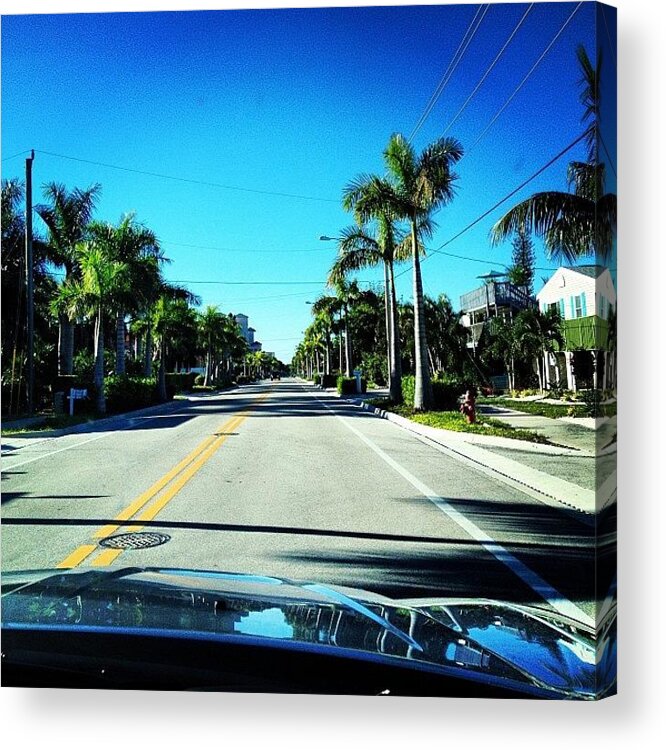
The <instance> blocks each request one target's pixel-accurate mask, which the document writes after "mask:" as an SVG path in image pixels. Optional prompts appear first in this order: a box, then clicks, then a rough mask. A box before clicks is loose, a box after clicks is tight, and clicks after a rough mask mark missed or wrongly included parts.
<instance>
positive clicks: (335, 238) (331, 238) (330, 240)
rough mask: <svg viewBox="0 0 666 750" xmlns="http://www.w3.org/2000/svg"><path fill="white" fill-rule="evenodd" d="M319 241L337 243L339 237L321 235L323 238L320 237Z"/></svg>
mask: <svg viewBox="0 0 666 750" xmlns="http://www.w3.org/2000/svg"><path fill="white" fill-rule="evenodd" d="M319 239H320V240H321V241H322V242H335V241H336V240H337V239H338V238H337V237H329V236H328V235H326V234H322V235H321V236H320V237H319Z"/></svg>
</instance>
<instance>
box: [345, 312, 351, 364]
mask: <svg viewBox="0 0 666 750" xmlns="http://www.w3.org/2000/svg"><path fill="white" fill-rule="evenodd" d="M348 317H349V311H348V310H347V305H345V375H346V376H347V377H348V378H351V376H352V344H351V337H350V335H349V321H348Z"/></svg>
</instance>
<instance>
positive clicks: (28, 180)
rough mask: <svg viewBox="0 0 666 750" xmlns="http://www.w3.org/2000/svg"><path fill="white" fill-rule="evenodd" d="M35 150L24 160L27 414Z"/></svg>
mask: <svg viewBox="0 0 666 750" xmlns="http://www.w3.org/2000/svg"><path fill="white" fill-rule="evenodd" d="M34 159H35V152H34V151H31V152H30V156H29V157H28V158H27V159H26V160H25V288H26V308H27V315H28V368H27V369H28V373H27V375H28V416H32V415H33V413H34V411H35V403H34V399H35V324H34V306H35V303H34V290H33V274H32V267H33V259H32V162H33V161H34Z"/></svg>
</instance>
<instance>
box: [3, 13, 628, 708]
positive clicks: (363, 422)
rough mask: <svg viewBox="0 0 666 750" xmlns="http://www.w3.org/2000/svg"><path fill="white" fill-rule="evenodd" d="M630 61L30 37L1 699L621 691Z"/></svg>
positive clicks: (13, 268) (528, 19)
mask: <svg viewBox="0 0 666 750" xmlns="http://www.w3.org/2000/svg"><path fill="white" fill-rule="evenodd" d="M93 39H94V40H95V41H94V44H93V43H92V42H91V40H93ZM369 39H371V40H373V43H372V44H371V45H368V44H367V40H369ZM616 49H617V48H616V13H615V9H614V8H612V7H610V6H606V5H601V4H598V3H591V2H590V3H588V2H583V3H531V4H488V5H439V6H404V7H400V6H393V7H358V8H354V7H346V8H299V9H271V10H242V11H230V10H225V11H192V12H184V11H169V12H142V13H131V12H130V13H92V14H72V13H63V14H33V15H11V16H9V15H7V16H3V18H2V69H3V98H2V122H3V129H2V152H3V183H2V211H3V222H2V224H3V229H2V243H3V273H2V285H3V289H2V291H3V295H2V351H3V355H4V357H3V379H2V389H3V391H2V410H3V412H2V418H3V486H2V488H3V490H4V492H3V498H2V500H3V504H2V516H3V545H2V588H3V597H4V598H3V607H2V636H3V653H4V659H3V682H4V684H5V685H13V686H33V687H34V686H50V687H72V688H82V687H96V688H134V689H136V688H144V689H158V690H162V689H179V690H189V689H202V690H210V689H212V690H219V691H241V692H276V693H280V692H288V693H294V692H298V693H329V694H330V693H342V694H355V695H356V694H359V695H380V694H381V695H416V696H456V697H496V698H499V697H529V698H540V699H549V698H550V699H574V700H594V699H598V698H602V697H605V696H607V695H611V694H613V693H614V692H615V689H616V667H615V664H616V635H615V633H616V627H615V609H616V587H615V564H616V556H615V547H614V538H615V520H616V491H615V482H616V472H615V466H616V464H615V461H616V445H617V442H616V438H617V428H616V382H617V354H616V352H617V347H616V341H617V335H616V331H617V306H618V302H617V296H616V289H617V272H616V258H617V247H616V241H615V217H616V192H617V186H616V179H617V158H616V89H615V86H616V60H617V51H616ZM415 50H417V51H418V60H417V63H418V64H416V62H415V54H414V53H415ZM28 90H29V91H30V96H29V97H26V95H25V92H26V91H28ZM26 269H27V271H26Z"/></svg>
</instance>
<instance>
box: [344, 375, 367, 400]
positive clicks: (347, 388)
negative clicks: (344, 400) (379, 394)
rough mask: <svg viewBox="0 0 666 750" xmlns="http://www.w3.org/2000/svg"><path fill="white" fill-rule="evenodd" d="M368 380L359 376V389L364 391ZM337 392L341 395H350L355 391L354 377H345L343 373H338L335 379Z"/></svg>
mask: <svg viewBox="0 0 666 750" xmlns="http://www.w3.org/2000/svg"><path fill="white" fill-rule="evenodd" d="M367 385H368V382H367V380H366V379H365V378H361V391H362V392H363V393H365V391H366V388H367ZM337 388H338V393H339V394H340V395H341V396H351V395H353V394H355V393H356V378H347V377H345V376H344V375H338V379H337Z"/></svg>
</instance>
